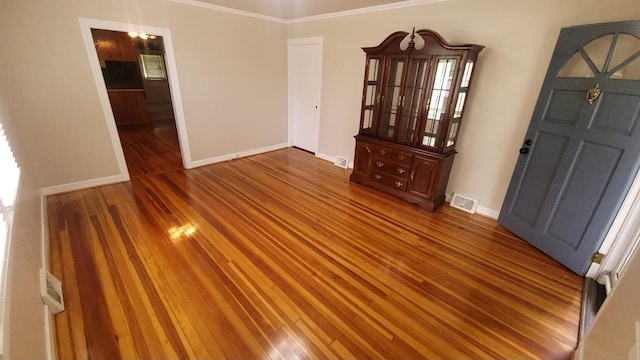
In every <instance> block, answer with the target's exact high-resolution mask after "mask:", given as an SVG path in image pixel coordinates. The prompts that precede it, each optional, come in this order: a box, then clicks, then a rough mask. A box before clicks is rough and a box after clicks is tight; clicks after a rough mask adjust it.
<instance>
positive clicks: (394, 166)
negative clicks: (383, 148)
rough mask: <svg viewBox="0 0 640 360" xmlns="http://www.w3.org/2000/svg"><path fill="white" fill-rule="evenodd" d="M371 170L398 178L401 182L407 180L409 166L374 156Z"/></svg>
mask: <svg viewBox="0 0 640 360" xmlns="http://www.w3.org/2000/svg"><path fill="white" fill-rule="evenodd" d="M373 168H374V169H375V171H377V172H380V173H385V174H389V175H393V176H396V177H399V178H401V179H403V180H408V179H409V166H405V165H403V164H402V163H398V162H394V161H391V160H390V159H386V158H382V157H379V156H376V157H375V158H374V159H373Z"/></svg>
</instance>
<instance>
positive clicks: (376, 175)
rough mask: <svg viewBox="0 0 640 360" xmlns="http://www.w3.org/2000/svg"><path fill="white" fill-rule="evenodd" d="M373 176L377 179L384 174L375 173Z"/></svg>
mask: <svg viewBox="0 0 640 360" xmlns="http://www.w3.org/2000/svg"><path fill="white" fill-rule="evenodd" d="M373 177H375V178H376V180H380V179H382V175H380V174H375V175H374V176H373Z"/></svg>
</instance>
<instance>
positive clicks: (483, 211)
mask: <svg viewBox="0 0 640 360" xmlns="http://www.w3.org/2000/svg"><path fill="white" fill-rule="evenodd" d="M476 213H477V214H480V215H484V216H486V217H489V218H492V219H494V220H497V219H498V216H499V215H500V211H498V210H493V209H489V208H488V207H484V206H480V205H478V207H477V208H476Z"/></svg>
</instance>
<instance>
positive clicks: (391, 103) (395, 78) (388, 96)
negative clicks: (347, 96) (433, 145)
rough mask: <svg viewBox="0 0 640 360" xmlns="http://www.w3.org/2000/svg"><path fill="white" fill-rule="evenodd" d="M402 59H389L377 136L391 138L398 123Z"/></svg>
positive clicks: (403, 61) (402, 69)
mask: <svg viewBox="0 0 640 360" xmlns="http://www.w3.org/2000/svg"><path fill="white" fill-rule="evenodd" d="M404 65H405V60H404V59H391V63H390V64H389V78H388V79H387V85H386V88H385V91H384V99H383V103H384V104H383V109H384V110H383V113H382V122H381V123H380V129H378V136H381V137H388V138H393V137H394V135H395V131H396V125H397V123H398V112H399V111H400V105H401V102H400V95H401V89H402V74H403V71H404Z"/></svg>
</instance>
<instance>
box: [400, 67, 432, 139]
mask: <svg viewBox="0 0 640 360" xmlns="http://www.w3.org/2000/svg"><path fill="white" fill-rule="evenodd" d="M428 69H429V61H428V59H412V60H411V62H410V63H409V66H408V69H407V71H408V73H407V79H406V87H405V92H404V95H403V96H402V99H401V103H402V106H401V108H402V111H401V112H400V125H399V126H398V129H399V130H398V140H399V141H400V142H406V143H412V142H413V141H414V137H415V133H416V128H417V125H418V113H419V112H420V99H421V98H422V93H423V92H424V88H425V85H426V78H427V74H428V72H429V71H428Z"/></svg>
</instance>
